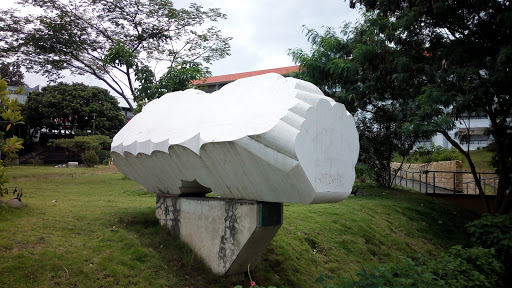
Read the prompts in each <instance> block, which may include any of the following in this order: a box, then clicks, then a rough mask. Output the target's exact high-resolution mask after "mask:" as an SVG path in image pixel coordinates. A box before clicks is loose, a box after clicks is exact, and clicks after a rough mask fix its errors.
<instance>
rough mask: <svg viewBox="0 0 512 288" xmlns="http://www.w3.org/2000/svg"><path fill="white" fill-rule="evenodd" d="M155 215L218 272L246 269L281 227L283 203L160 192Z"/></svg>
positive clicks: (234, 271) (220, 273)
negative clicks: (172, 194)
mask: <svg viewBox="0 0 512 288" xmlns="http://www.w3.org/2000/svg"><path fill="white" fill-rule="evenodd" d="M156 217H157V218H158V220H159V221H160V224H161V225H162V226H164V227H166V228H167V229H169V230H170V231H171V232H172V233H175V234H177V235H179V237H180V239H181V240H182V241H184V242H185V243H187V244H188V245H189V246H190V247H191V248H192V250H194V251H195V252H196V253H197V254H198V255H199V256H200V257H201V258H202V259H203V261H204V262H205V263H206V265H208V266H209V267H210V268H211V269H212V271H213V272H214V273H215V274H217V275H226V274H236V273H243V272H245V271H247V265H249V264H250V265H251V267H255V266H256V264H257V263H258V260H259V259H260V256H261V255H262V254H263V252H265V249H266V247H267V246H268V244H269V243H270V241H271V240H272V238H273V237H274V235H275V234H276V233H277V231H278V230H279V228H280V227H281V224H282V221H283V204H281V203H268V202H257V201H247V200H228V199H219V198H210V197H204V198H194V197H175V196H169V195H161V194H159V195H157V200H156Z"/></svg>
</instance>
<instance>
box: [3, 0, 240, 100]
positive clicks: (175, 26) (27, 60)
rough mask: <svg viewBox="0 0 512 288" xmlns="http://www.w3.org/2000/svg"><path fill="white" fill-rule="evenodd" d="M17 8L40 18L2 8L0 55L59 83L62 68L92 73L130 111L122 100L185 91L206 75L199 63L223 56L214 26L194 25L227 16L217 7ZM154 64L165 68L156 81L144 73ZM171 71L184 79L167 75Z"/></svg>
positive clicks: (75, 2)
mask: <svg viewBox="0 0 512 288" xmlns="http://www.w3.org/2000/svg"><path fill="white" fill-rule="evenodd" d="M19 4H20V5H22V6H23V7H35V8H40V9H41V10H42V11H44V13H39V14H31V15H26V16H20V14H19V11H16V10H13V9H7V10H3V11H2V13H0V14H1V15H2V16H1V17H0V38H1V39H2V40H3V41H2V44H0V54H3V55H7V56H10V57H17V59H19V61H20V62H21V63H23V65H24V66H25V67H26V68H27V69H28V70H29V71H31V72H36V73H41V74H43V75H45V76H47V77H49V78H50V79H51V80H57V79H59V78H60V77H61V76H62V71H64V70H68V71H70V72H71V73H72V74H75V75H92V76H94V77H96V78H97V79H99V80H101V81H103V82H104V83H105V84H107V85H108V87H110V89H112V90H113V91H115V93H117V94H118V95H119V96H121V97H123V98H124V99H125V100H126V101H127V103H128V105H129V106H130V107H131V108H133V107H132V106H131V104H130V102H129V101H128V96H130V95H133V96H134V97H135V99H136V100H137V101H138V102H144V101H148V100H151V98H152V97H159V96H161V95H160V94H161V93H162V92H163V91H165V92H168V91H170V90H172V89H183V88H186V87H187V86H184V85H183V84H184V83H186V85H188V83H189V82H190V80H193V79H198V78H201V77H204V76H206V75H208V74H209V70H208V69H207V68H206V67H205V66H203V64H209V63H211V62H213V61H215V60H218V59H222V58H224V57H226V56H227V55H229V43H228V42H229V40H230V39H231V38H229V37H222V35H221V32H220V31H219V30H218V29H217V28H215V27H209V28H204V29H201V28H200V27H201V26H202V25H203V24H204V23H205V22H206V21H213V22H215V21H217V20H219V19H225V18H226V16H225V14H223V13H221V12H220V10H219V9H217V8H211V9H207V10H205V9H203V7H201V6H199V5H197V4H194V3H192V4H190V6H189V8H188V9H185V8H183V9H180V8H176V7H174V5H173V3H172V1H169V0H125V1H119V0H115V1H97V0H70V1H59V0H48V1H39V0H20V1H19ZM160 62H162V63H167V64H168V66H167V70H166V72H164V73H163V76H162V78H159V77H158V76H160V75H159V73H157V72H155V71H154V70H153V69H152V68H151V67H155V65H156V64H158V63H160ZM190 67H194V69H195V72H194V73H190V70H188V69H189V68H190ZM197 71H199V72H197ZM182 72H183V73H182ZM175 74H179V75H180V77H182V78H186V80H187V81H182V80H176V81H175V80H173V79H172V78H170V77H169V75H175ZM173 81H175V82H173ZM169 82H172V83H169ZM167 84H169V85H167ZM162 86H163V88H162ZM148 90H149V91H150V92H148ZM152 90H154V91H152ZM155 95H156V96H155Z"/></svg>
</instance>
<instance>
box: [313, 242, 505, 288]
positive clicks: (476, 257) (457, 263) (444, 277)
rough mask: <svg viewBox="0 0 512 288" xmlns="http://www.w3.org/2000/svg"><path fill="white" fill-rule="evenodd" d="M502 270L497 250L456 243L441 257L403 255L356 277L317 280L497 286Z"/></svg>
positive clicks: (373, 284)
mask: <svg viewBox="0 0 512 288" xmlns="http://www.w3.org/2000/svg"><path fill="white" fill-rule="evenodd" d="M501 271H502V266H501V265H500V264H499V262H498V261H497V260H496V259H495V258H494V250H492V249H490V250H489V249H484V248H482V247H473V248H467V249H464V248H462V247H461V246H454V247H452V248H451V249H450V250H449V251H447V252H446V253H443V254H441V256H440V257H439V259H438V260H432V259H429V258H427V257H423V256H419V257H417V258H415V259H411V258H407V257H400V260H399V262H398V263H390V264H383V265H382V266H379V267H376V268H373V269H371V270H369V271H366V270H365V269H363V270H361V271H360V272H358V273H357V278H358V279H357V280H354V279H349V278H336V277H333V276H328V275H322V276H320V277H318V278H317V280H316V282H317V283H323V284H324V287H446V288H448V287H454V288H456V287H496V285H497V284H498V280H499V279H498V275H500V273H501Z"/></svg>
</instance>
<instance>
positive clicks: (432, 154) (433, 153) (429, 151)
mask: <svg viewBox="0 0 512 288" xmlns="http://www.w3.org/2000/svg"><path fill="white" fill-rule="evenodd" d="M452 160H460V161H463V160H464V156H462V155H461V154H460V153H459V152H457V151H456V150H453V149H446V148H444V147H442V146H436V145H434V144H433V143H430V145H425V146H419V147H417V148H416V149H415V150H414V151H413V152H411V153H410V154H409V156H408V157H407V162H413V163H431V162H438V161H452Z"/></svg>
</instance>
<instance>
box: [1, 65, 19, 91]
mask: <svg viewBox="0 0 512 288" xmlns="http://www.w3.org/2000/svg"><path fill="white" fill-rule="evenodd" d="M0 77H1V78H2V79H4V80H5V81H6V82H7V85H9V86H24V85H25V82H23V79H24V78H25V75H23V71H21V65H20V64H19V63H17V62H10V63H9V62H0Z"/></svg>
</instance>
